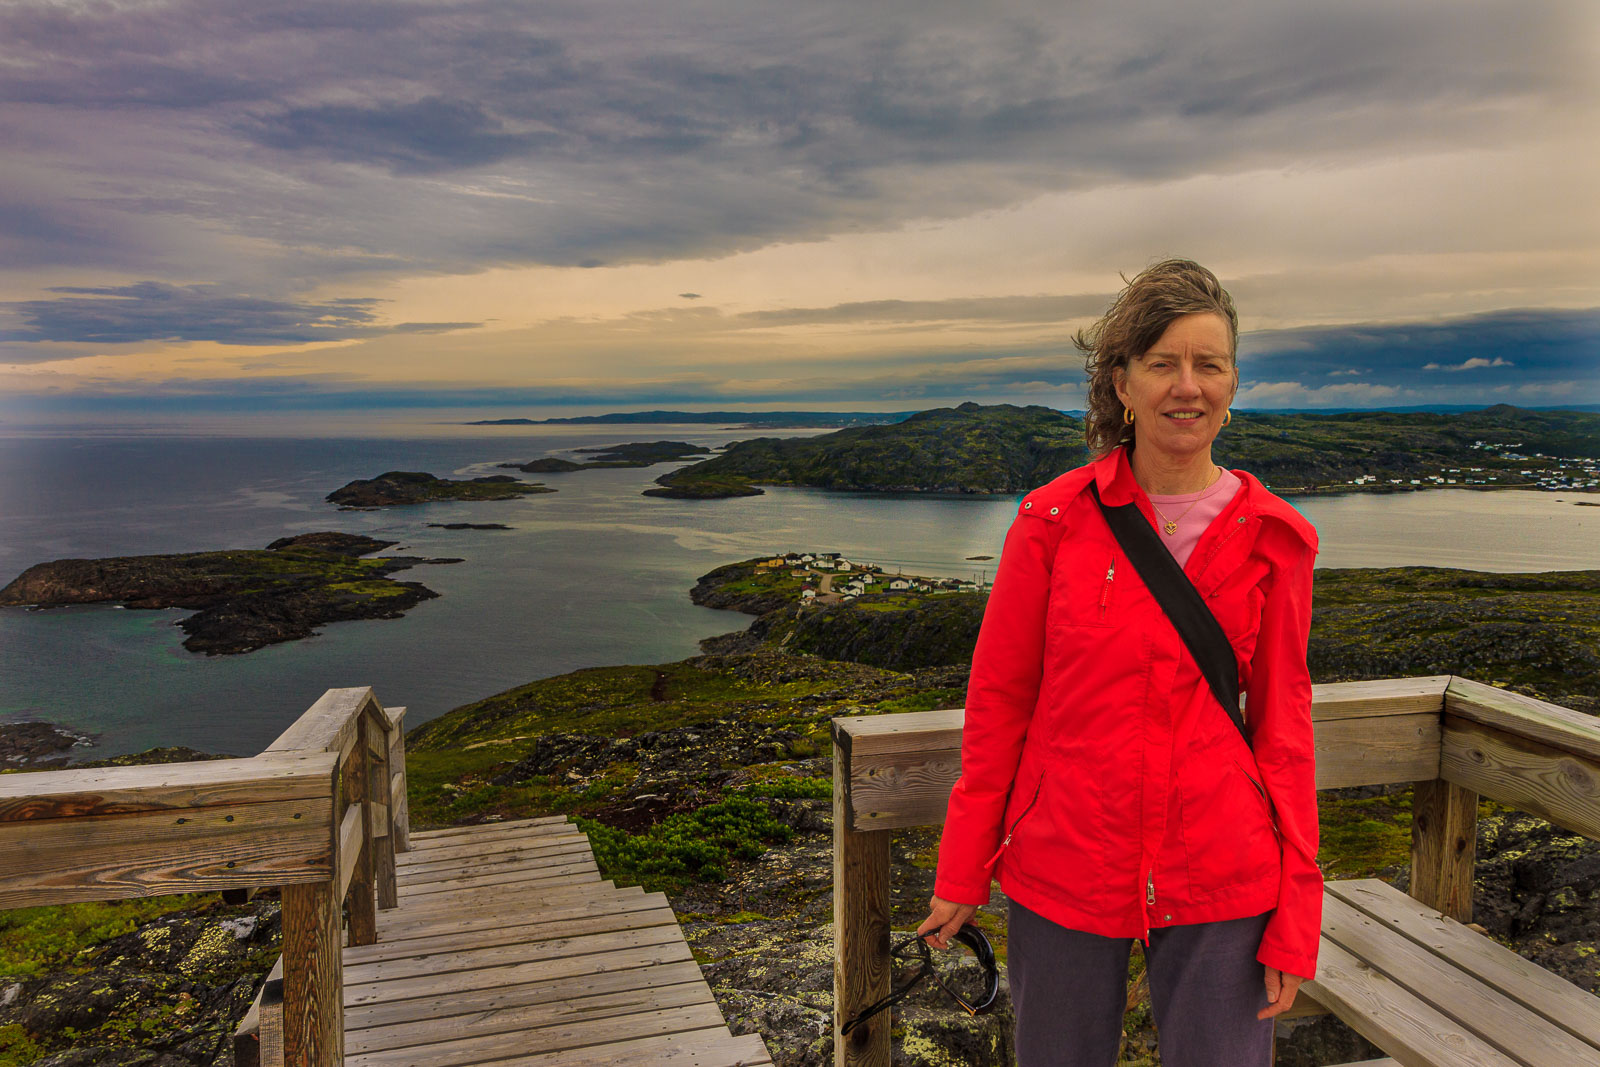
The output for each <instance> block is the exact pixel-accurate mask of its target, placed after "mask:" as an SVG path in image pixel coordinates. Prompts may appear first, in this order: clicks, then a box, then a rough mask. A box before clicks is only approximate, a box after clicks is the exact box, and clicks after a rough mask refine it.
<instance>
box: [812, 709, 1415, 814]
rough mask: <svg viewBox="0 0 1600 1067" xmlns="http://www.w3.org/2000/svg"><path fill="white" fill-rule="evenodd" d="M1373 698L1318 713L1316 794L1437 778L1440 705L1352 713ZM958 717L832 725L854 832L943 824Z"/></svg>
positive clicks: (957, 764)
mask: <svg viewBox="0 0 1600 1067" xmlns="http://www.w3.org/2000/svg"><path fill="white" fill-rule="evenodd" d="M1402 681H1407V682H1409V681H1410V680H1409V679H1402ZM1341 684H1345V685H1358V684H1359V685H1361V686H1364V687H1369V688H1371V687H1375V686H1376V683H1366V682H1362V683H1341ZM1410 688H1411V689H1420V688H1423V687H1418V686H1411V687H1410ZM1435 697H1437V694H1435ZM1376 699H1377V698H1376V697H1374V696H1370V695H1358V696H1351V697H1349V698H1348V699H1345V700H1342V701H1341V702H1340V703H1339V704H1337V705H1336V706H1335V707H1336V710H1335V712H1333V713H1330V714H1327V715H1325V716H1323V717H1321V718H1317V717H1316V714H1315V711H1313V721H1314V729H1315V744H1316V764H1317V788H1319V789H1335V788H1342V787H1344V786H1351V785H1378V784H1385V783H1389V782H1411V781H1416V780H1418V779H1430V778H1434V777H1437V776H1438V773H1439V738H1440V723H1439V712H1438V703H1439V701H1438V700H1437V699H1434V698H1430V697H1427V696H1426V693H1424V694H1422V695H1420V696H1418V695H1414V696H1411V697H1405V696H1404V695H1403V694H1402V695H1401V696H1397V697H1394V698H1393V699H1395V700H1397V701H1399V704H1398V705H1397V706H1399V707H1403V708H1406V709H1407V710H1406V711H1404V712H1403V713H1401V712H1398V711H1395V712H1384V713H1381V714H1376V713H1375V714H1369V715H1355V714H1353V712H1352V710H1351V709H1367V708H1369V707H1370V706H1371V703H1372V701H1373V700H1376ZM1428 699H1434V705H1435V706H1434V708H1433V710H1432V711H1417V710H1415V709H1416V706H1417V705H1419V704H1425V703H1426V702H1427V700H1428ZM960 714H961V712H960V710H959V709H957V710H956V711H953V712H952V711H937V712H933V711H928V712H907V713H900V714H894V715H868V716H859V717H841V718H836V719H834V720H833V724H834V733H835V742H836V744H837V745H838V746H839V747H840V748H841V749H843V750H845V751H847V752H848V753H849V764H850V769H851V774H850V778H849V792H848V796H847V798H846V800H847V804H846V808H847V811H848V812H849V817H850V819H851V825H852V826H854V827H855V828H856V829H857V830H898V829H903V828H906V827H911V826H930V825H938V824H939V823H942V822H944V818H945V808H946V806H947V805H948V804H949V800H950V790H951V789H952V788H953V787H954V786H955V783H956V779H957V778H959V777H960V775H961V735H960V729H959V721H960V719H959V716H960ZM900 720H909V721H900ZM919 723H920V724H922V725H919ZM952 723H955V724H956V725H952Z"/></svg>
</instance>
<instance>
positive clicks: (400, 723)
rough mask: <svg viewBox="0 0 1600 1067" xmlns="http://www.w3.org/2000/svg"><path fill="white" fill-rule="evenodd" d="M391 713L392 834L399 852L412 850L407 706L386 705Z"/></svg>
mask: <svg viewBox="0 0 1600 1067" xmlns="http://www.w3.org/2000/svg"><path fill="white" fill-rule="evenodd" d="M384 714H385V715H387V716H388V717H389V782H390V788H389V793H390V795H391V796H392V797H393V800H394V803H393V804H392V805H391V806H390V808H389V837H390V838H391V839H392V840H393V841H394V850H395V851H396V852H410V851H411V804H410V802H409V801H408V800H407V797H406V709H405V708H386V709H384Z"/></svg>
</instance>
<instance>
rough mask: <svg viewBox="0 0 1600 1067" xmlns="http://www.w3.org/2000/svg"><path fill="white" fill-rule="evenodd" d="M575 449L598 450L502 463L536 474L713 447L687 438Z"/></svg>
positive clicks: (647, 461) (650, 460) (634, 462)
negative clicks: (575, 456)
mask: <svg viewBox="0 0 1600 1067" xmlns="http://www.w3.org/2000/svg"><path fill="white" fill-rule="evenodd" d="M572 451H574V452H584V453H598V455H597V456H596V458H594V459H591V460H585V461H583V462H574V461H573V460H570V459H562V458H560V457H559V456H544V457H542V458H540V459H534V460H529V461H528V462H526V463H502V464H500V466H502V467H511V468H512V469H514V470H519V471H525V472H527V473H530V474H533V473H537V474H544V473H554V472H565V471H581V470H588V469H589V468H591V467H649V466H653V465H654V464H657V463H666V462H669V461H671V460H676V459H688V458H689V457H690V456H701V455H705V454H706V453H708V452H710V451H711V449H709V448H707V447H705V446H704V445H691V444H690V443H689V442H687V441H629V442H626V443H624V444H620V445H602V446H600V447H597V448H574V449H573V450H572Z"/></svg>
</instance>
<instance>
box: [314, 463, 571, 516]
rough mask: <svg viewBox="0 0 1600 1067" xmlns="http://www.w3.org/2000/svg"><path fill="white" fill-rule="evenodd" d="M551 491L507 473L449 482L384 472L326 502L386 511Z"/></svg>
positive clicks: (351, 485) (423, 475)
mask: <svg viewBox="0 0 1600 1067" xmlns="http://www.w3.org/2000/svg"><path fill="white" fill-rule="evenodd" d="M553 492H555V490H554V489H551V488H549V487H548V486H545V485H541V484H540V483H538V482H525V481H523V480H522V479H520V478H513V477H511V475H509V474H490V475H486V476H484V477H482V478H469V479H466V480H464V481H460V480H458V481H452V480H450V479H447V478H439V477H436V476H434V475H432V474H428V473H426V472H423V471H388V472H386V473H384V474H380V475H378V476H377V477H376V478H367V479H357V480H355V481H353V482H347V483H345V484H344V485H341V486H340V487H339V488H337V489H335V490H334V491H333V492H331V493H329V494H328V495H327V498H326V499H327V500H328V502H329V503H332V504H338V505H339V506H340V507H343V508H389V507H396V506H399V505H403V504H432V503H436V502H438V501H443V500H515V499H516V498H517V497H520V496H526V495H528V494H530V493H553Z"/></svg>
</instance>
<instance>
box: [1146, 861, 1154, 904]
mask: <svg viewBox="0 0 1600 1067" xmlns="http://www.w3.org/2000/svg"><path fill="white" fill-rule="evenodd" d="M1144 902H1145V903H1146V904H1154V903H1155V902H1156V869H1155V868H1154V867H1152V868H1150V874H1149V876H1148V880H1147V881H1146V882H1145V890H1144Z"/></svg>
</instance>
